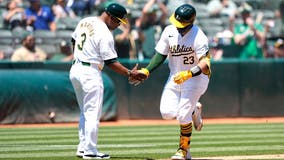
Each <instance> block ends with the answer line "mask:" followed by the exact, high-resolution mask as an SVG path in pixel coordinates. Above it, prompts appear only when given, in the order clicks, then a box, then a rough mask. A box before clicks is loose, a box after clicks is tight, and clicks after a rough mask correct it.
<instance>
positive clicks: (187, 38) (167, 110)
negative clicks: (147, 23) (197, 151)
mask: <svg viewBox="0 0 284 160" xmlns="http://www.w3.org/2000/svg"><path fill="white" fill-rule="evenodd" d="M155 49H156V51H157V52H159V53H161V54H162V55H167V56H168V61H169V62H168V65H169V69H170V75H169V78H168V81H167V83H166V85H165V87H164V90H163V93H162V97H161V102H160V111H161V114H162V117H163V118H164V119H172V118H176V119H177V120H178V121H179V122H180V124H188V123H189V122H191V121H192V117H191V115H192V112H193V110H194V109H195V107H196V103H197V102H198V100H199V98H200V97H201V95H202V94H204V92H205V91H206V90H207V86H208V83H209V78H208V76H207V75H204V74H203V73H201V74H200V75H199V76H195V77H192V78H190V79H189V80H187V81H185V82H184V83H182V84H181V85H178V84H176V83H175V82H174V80H173V77H174V75H175V74H176V73H177V72H179V71H184V70H189V69H190V68H192V67H194V66H196V65H197V64H198V62H199V58H200V57H202V56H206V54H207V52H208V50H209V47H208V38H207V37H206V35H205V34H204V33H203V31H202V30H201V29H199V28H198V27H197V26H196V25H193V27H192V28H191V29H190V30H189V31H188V32H187V33H186V34H185V35H184V36H181V34H180V33H179V32H178V30H177V28H176V27H175V26H173V25H169V26H167V27H166V28H165V29H164V31H163V33H162V35H161V38H160V40H159V42H158V43H157V45H156V48H155Z"/></svg>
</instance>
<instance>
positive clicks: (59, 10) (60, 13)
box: [52, 0, 76, 19]
mask: <svg viewBox="0 0 284 160" xmlns="http://www.w3.org/2000/svg"><path fill="white" fill-rule="evenodd" d="M52 11H53V13H54V15H55V19H60V18H64V17H71V18H75V17H76V15H75V13H74V12H73V10H72V9H71V8H69V7H67V6H66V0H56V3H55V4H54V5H53V6H52Z"/></svg>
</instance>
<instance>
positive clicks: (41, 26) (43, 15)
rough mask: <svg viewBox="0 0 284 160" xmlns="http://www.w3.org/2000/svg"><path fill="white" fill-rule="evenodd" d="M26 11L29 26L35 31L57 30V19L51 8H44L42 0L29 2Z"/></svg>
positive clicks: (30, 0)
mask: <svg viewBox="0 0 284 160" xmlns="http://www.w3.org/2000/svg"><path fill="white" fill-rule="evenodd" d="M29 2H30V7H29V8H27V9H26V15H27V25H29V26H31V27H32V29H33V30H51V31H55V30H56V24H55V17H54V14H53V12H52V10H51V8H50V7H49V6H42V5H41V3H40V0H29Z"/></svg>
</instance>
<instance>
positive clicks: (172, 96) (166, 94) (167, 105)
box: [160, 88, 179, 119]
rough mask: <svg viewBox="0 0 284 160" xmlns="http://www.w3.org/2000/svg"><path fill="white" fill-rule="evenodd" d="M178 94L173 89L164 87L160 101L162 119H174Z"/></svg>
mask: <svg viewBox="0 0 284 160" xmlns="http://www.w3.org/2000/svg"><path fill="white" fill-rule="evenodd" d="M178 95H179V92H177V91H176V90H174V89H169V88H164V90H163V93H162V96H161V101H160V112H161V115H162V117H163V119H175V118H176V116H177V111H178V110H177V104H178Z"/></svg>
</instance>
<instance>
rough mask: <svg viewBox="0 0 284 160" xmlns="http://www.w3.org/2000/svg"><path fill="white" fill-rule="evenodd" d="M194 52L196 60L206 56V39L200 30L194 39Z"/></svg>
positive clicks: (207, 48)
mask: <svg viewBox="0 0 284 160" xmlns="http://www.w3.org/2000/svg"><path fill="white" fill-rule="evenodd" d="M194 50H195V53H196V56H197V58H198V59H200V57H203V56H206V55H207V54H208V51H209V44H208V38H207V37H206V35H205V34H204V33H203V32H202V31H201V30H199V33H198V36H197V37H196V40H195V42H194Z"/></svg>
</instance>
